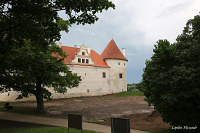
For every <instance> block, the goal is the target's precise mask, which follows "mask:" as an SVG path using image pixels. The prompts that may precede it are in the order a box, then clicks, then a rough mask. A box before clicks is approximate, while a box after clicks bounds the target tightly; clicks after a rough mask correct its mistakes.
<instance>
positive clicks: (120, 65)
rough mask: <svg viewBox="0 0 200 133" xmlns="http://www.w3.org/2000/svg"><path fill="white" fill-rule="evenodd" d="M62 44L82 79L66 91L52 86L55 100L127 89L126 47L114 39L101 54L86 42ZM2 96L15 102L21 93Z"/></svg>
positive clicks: (73, 67)
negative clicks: (72, 44)
mask: <svg viewBox="0 0 200 133" xmlns="http://www.w3.org/2000/svg"><path fill="white" fill-rule="evenodd" d="M60 47H61V48H62V50H63V51H64V52H65V53H66V54H67V57H66V58H65V59H64V63H65V64H66V65H67V66H69V68H70V71H71V72H72V73H77V74H78V75H79V76H81V78H82V81H81V83H80V84H79V86H78V87H76V88H71V89H70V88H68V90H67V93H65V94H60V93H55V92H54V91H53V88H48V90H49V91H51V92H52V98H53V99H54V98H55V99H57V98H66V97H76V96H92V95H103V94H110V93H116V92H121V91H127V79H126V66H127V61H128V60H127V58H126V57H125V54H126V50H125V48H123V49H122V51H120V49H119V48H118V46H117V45H116V43H115V41H114V40H111V41H110V42H109V44H108V45H107V47H106V48H105V49H104V51H103V53H102V54H101V55H99V54H98V53H97V52H95V51H94V50H92V49H91V48H90V47H87V46H84V45H82V46H80V48H78V47H77V46H75V47H68V46H60ZM0 95H1V96H0V97H1V98H0V101H13V100H14V97H16V96H17V93H16V92H10V96H9V97H8V96H7V93H3V94H0ZM2 96H3V97H2ZM28 100H30V99H28ZM32 100H33V99H32Z"/></svg>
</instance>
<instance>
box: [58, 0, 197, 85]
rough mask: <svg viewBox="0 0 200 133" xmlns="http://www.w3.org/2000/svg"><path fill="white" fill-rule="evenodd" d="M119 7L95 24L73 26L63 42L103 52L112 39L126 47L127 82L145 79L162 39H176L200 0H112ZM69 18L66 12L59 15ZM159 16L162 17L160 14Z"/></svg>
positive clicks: (195, 10) (63, 38)
mask: <svg viewBox="0 0 200 133" xmlns="http://www.w3.org/2000/svg"><path fill="white" fill-rule="evenodd" d="M113 2H114V3H115V5H116V9H115V10H113V9H109V10H108V11H103V12H102V13H99V14H98V17H99V20H98V21H97V22H96V23H95V24H93V25H84V26H82V25H79V26H77V25H72V27H70V28H69V33H64V32H62V39H61V40H60V41H61V42H62V44H63V45H67V46H73V44H76V45H82V44H83V43H84V44H85V45H88V46H90V47H91V48H92V49H94V50H95V51H97V52H98V53H99V54H101V53H102V51H103V50H104V48H105V47H106V46H107V44H108V43H109V41H110V40H111V39H112V38H113V39H114V40H115V42H116V43H117V45H118V47H119V48H120V49H121V48H126V49H127V50H126V51H127V58H128V60H129V61H128V66H127V78H128V83H133V82H135V83H137V82H139V81H141V79H142V73H143V69H144V67H145V61H146V60H147V59H150V57H151V56H152V54H153V48H154V44H155V43H156V41H157V40H159V39H168V40H169V41H170V42H174V41H175V39H176V37H177V35H178V34H180V33H181V32H182V29H183V27H184V26H185V23H186V22H187V20H188V19H190V18H193V16H195V15H196V14H198V12H199V9H200V1H199V0H176V1H175V0H151V1H148V0H126V1H122V0H113ZM60 15H61V16H62V17H66V16H65V15H64V13H61V14H60ZM158 16H160V17H158Z"/></svg>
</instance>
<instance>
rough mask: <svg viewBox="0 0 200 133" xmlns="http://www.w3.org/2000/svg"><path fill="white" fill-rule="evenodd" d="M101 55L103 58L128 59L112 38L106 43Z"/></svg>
mask: <svg viewBox="0 0 200 133" xmlns="http://www.w3.org/2000/svg"><path fill="white" fill-rule="evenodd" d="M101 56H102V57H103V58H104V59H120V60H126V61H128V60H127V58H126V57H125V56H124V55H123V54H122V53H121V51H120V50H119V48H118V46H117V44H116V43H115V41H114V40H111V41H110V42H109V43H108V45H107V47H106V48H105V49H104V51H103V53H102V54H101Z"/></svg>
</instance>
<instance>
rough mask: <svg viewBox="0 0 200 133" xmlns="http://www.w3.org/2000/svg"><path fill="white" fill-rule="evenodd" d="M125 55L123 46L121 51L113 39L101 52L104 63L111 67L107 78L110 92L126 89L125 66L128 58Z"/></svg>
mask: <svg viewBox="0 0 200 133" xmlns="http://www.w3.org/2000/svg"><path fill="white" fill-rule="evenodd" d="M125 55H126V49H125V48H123V49H122V52H121V51H120V49H119V48H118V46H117V45H116V43H115V41H114V40H111V41H110V42H109V43H108V45H107V47H106V48H105V49H104V51H103V53H102V54H101V56H102V57H103V58H104V60H105V61H106V63H107V64H108V65H109V66H110V67H111V70H110V74H109V75H110V78H109V79H110V89H111V91H112V92H121V91H127V80H126V66H127V61H128V60H127V58H126V57H125Z"/></svg>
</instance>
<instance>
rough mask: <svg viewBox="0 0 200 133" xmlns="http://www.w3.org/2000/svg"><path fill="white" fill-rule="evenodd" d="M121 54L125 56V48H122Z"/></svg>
mask: <svg viewBox="0 0 200 133" xmlns="http://www.w3.org/2000/svg"><path fill="white" fill-rule="evenodd" d="M122 54H123V55H124V57H126V48H122Z"/></svg>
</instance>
